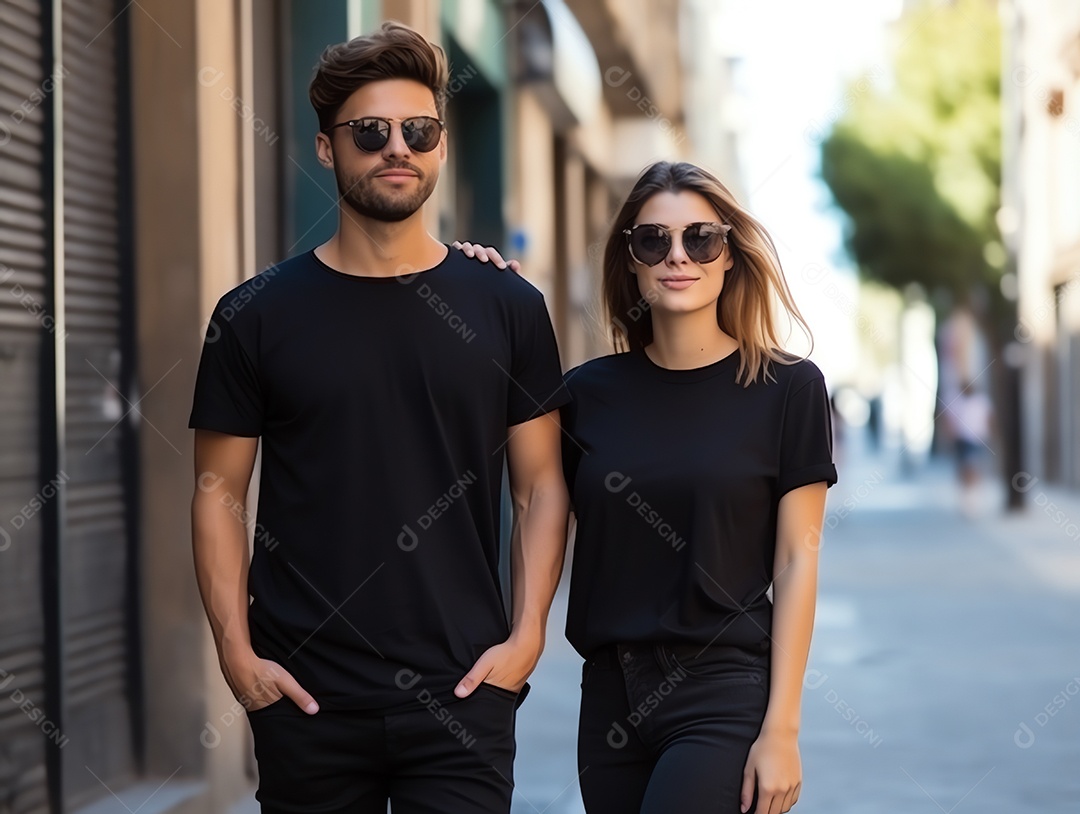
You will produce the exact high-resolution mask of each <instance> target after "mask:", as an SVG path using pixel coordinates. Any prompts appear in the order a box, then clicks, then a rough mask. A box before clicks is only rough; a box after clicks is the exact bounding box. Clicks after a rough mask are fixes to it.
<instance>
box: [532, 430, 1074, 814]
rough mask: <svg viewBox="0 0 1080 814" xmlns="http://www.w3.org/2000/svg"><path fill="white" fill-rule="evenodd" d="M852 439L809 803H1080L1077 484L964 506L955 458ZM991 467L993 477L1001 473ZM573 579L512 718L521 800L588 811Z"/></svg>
mask: <svg viewBox="0 0 1080 814" xmlns="http://www.w3.org/2000/svg"><path fill="white" fill-rule="evenodd" d="M845 452H847V453H848V457H847V459H846V460H843V461H841V465H840V482H839V483H838V484H837V485H836V486H835V487H833V488H832V489H830V493H829V502H828V506H827V510H826V517H827V522H826V531H825V534H824V542H823V546H822V550H821V581H820V595H819V604H818V613H817V619H816V628H815V634H814V641H813V645H812V649H811V656H810V664H809V668H808V671H807V678H806V682H805V686H806V689H805V692H804V701H803V727H802V733H801V736H800V747H801V752H802V759H803V771H804V784H803V791H802V796H801V799H800V801H799V803H798V805H797V806H796V808H795V809H794V811H797V812H801V814H846V813H847V812H851V813H852V814H854V813H855V812H858V814H874V813H875V812H883V813H887V814H917V813H918V812H927V813H928V814H933V813H934V812H937V811H942V812H946V814H953V812H956V814H964V813H965V812H972V814H974V812H979V814H997V813H998V812H1001V814H1005V812H1008V813H1009V814H1016V813H1017V812H1038V814H1066V813H1068V814H1075V812H1076V811H1077V810H1080V771H1078V769H1077V767H1078V766H1080V647H1078V644H1080V612H1078V611H1080V602H1078V600H1080V541H1078V538H1077V525H1076V524H1077V523H1078V522H1080V501H1077V499H1076V498H1075V496H1072V497H1070V496H1067V495H1065V494H1064V493H1062V492H1059V491H1055V490H1052V489H1050V488H1046V487H1044V485H1043V484H1041V483H1039V482H1038V481H1032V482H1031V484H1030V488H1029V490H1028V492H1027V498H1028V509H1027V512H1026V513H1024V514H1022V515H1018V516H1004V515H1003V514H1002V513H1001V511H1000V510H999V508H998V507H999V506H1000V505H1001V501H1000V499H999V498H998V492H999V485H998V483H997V482H996V481H995V482H992V483H985V482H984V484H983V487H984V494H983V498H984V504H985V509H984V513H983V514H982V516H981V517H980V518H979V519H977V520H974V521H971V520H966V519H964V518H963V517H962V516H961V515H960V513H959V512H958V511H957V509H956V508H955V507H956V505H957V501H956V491H955V486H954V482H953V479H952V470H951V468H950V463H949V462H935V463H932V464H931V465H929V466H928V467H927V468H926V469H924V470H923V471H921V472H920V473H919V474H918V476H917V477H914V478H911V479H907V478H905V476H903V475H902V474H901V473H900V469H899V467H898V465H897V463H896V462H895V460H894V457H893V456H891V455H889V454H888V453H881V454H880V455H878V456H870V455H866V454H859V455H855V454H854V451H845ZM991 480H994V479H991ZM565 587H566V585H565V579H564V584H563V588H562V589H561V590H560V594H559V597H558V598H557V600H556V607H555V608H554V609H553V612H552V618H551V621H550V624H549V635H548V645H547V649H546V651H545V653H544V656H543V659H542V661H541V663H540V666H539V667H538V669H537V671H536V673H535V674H534V675H533V677H532V679H531V684H532V685H533V690H532V693H531V695H530V696H529V698H528V700H527V701H526V702H525V703H524V704H523V705H522V708H521V710H520V712H519V717H518V758H517V763H516V781H517V792H516V796H515V805H514V808H513V811H514V814H541V813H542V812H544V813H546V814H571V812H573V813H575V814H576V813H577V812H581V811H583V808H582V805H581V800H580V796H579V794H578V790H577V767H576V761H575V746H574V736H575V735H574V733H575V728H576V724H577V703H578V688H579V683H580V664H581V660H580V658H578V656H577V655H576V654H575V653H574V652H573V650H572V649H571V648H570V647H569V645H568V644H567V643H566V641H565V640H564V639H563V637H562V635H561V631H562V627H563V620H564V616H563V614H564V608H565V601H566V595H565Z"/></svg>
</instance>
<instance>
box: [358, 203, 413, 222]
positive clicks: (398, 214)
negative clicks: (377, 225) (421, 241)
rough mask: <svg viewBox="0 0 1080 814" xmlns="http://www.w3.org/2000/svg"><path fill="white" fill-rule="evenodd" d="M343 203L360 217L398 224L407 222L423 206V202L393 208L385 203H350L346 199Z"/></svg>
mask: <svg viewBox="0 0 1080 814" xmlns="http://www.w3.org/2000/svg"><path fill="white" fill-rule="evenodd" d="M344 203H345V204H346V205H347V206H348V207H349V208H350V209H351V210H352V211H353V212H355V213H356V214H357V215H360V216H361V217H365V218H371V219H372V220H381V221H386V222H387V223H400V222H401V221H403V220H408V219H409V218H411V217H412V216H413V215H415V214H416V213H417V212H418V211H419V210H420V207H421V206H423V205H424V202H423V201H421V202H419V203H416V204H414V203H412V202H410V203H408V204H404V205H403V204H398V205H397V206H394V205H392V204H386V203H374V204H372V203H369V202H363V201H350V200H349V199H348V198H346V199H344Z"/></svg>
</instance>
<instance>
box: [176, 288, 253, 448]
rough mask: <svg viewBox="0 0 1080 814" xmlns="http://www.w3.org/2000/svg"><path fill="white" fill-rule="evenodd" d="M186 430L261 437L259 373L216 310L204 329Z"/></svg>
mask: <svg viewBox="0 0 1080 814" xmlns="http://www.w3.org/2000/svg"><path fill="white" fill-rule="evenodd" d="M188 427H191V428H192V429H201V430H215V431H217V432H223V433H228V434H229V435H240V436H246V437H257V436H259V435H262V428H263V398H262V390H261V387H260V385H259V375H258V370H257V368H256V366H255V364H254V362H253V361H252V356H251V354H250V353H249V352H248V351H247V350H246V349H245V348H244V347H243V345H242V343H241V341H240V339H239V337H238V336H237V334H236V331H235V330H234V329H233V326H232V325H231V324H230V323H229V320H227V319H223V318H222V317H221V316H220V314H219V311H218V309H215V311H214V316H213V317H212V318H211V320H210V323H209V325H208V326H207V329H206V339H205V340H204V341H203V348H202V356H201V358H200V359H199V372H198V375H197V376H196V378H195V397H194V400H193V404H192V408H191V417H190V419H189V420H188Z"/></svg>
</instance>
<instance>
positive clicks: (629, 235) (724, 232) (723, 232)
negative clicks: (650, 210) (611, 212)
mask: <svg viewBox="0 0 1080 814" xmlns="http://www.w3.org/2000/svg"><path fill="white" fill-rule="evenodd" d="M642 226H654V227H656V228H657V229H659V230H660V231H661V232H664V233H665V234H666V235H667V237H668V240H670V241H671V244H670V245H669V246H668V248H667V251H666V252H664V256H663V257H661V258H660V259H659V260H657V261H656V262H655V263H646V262H645V261H644V260H640V259H639V258H638V256H637V255H636V254H634V244H633V236H634V230H635V229H640V228H641V227H642ZM692 226H719V227H720V237H721V238H723V241H724V244H725V245H726V244H727V242H728V239H727V236H728V232H730V231H731V224H730V223H720V222H719V221H715V220H699V221H694V222H693V223H688V224H686V226H681V227H679V228H678V229H669V228H668V227H666V226H661V225H660V224H659V223H639V224H637V225H636V226H631V227H630V228H629V229H623V230H622V232H623V234H624V235H626V249H627V251H629V252H630V257H632V258H633V259H634V262H636V263H641V265H643V266H648V267H649V268H652V267H653V266H658V265H660V264H661V263H663V262H664V259H665V258H666V257H667V256H668V254H669V253H670V252H671V247H672V246H674V245H675V241H674V240H672V239H671V235H672V234H673V233H674V232H685V231H686V230H687V229H689V228H690V227H692ZM683 251H685V252H686V256H687V257H690V252H689V251H687V250H686V245H685V244H684V245H683ZM723 253H724V250H723V249H720V254H718V255H716V257H714V258H713V259H712V260H695V259H694V258H693V257H690V259H691V260H693V261H694V262H695V263H715V262H716V261H717V260H719V259H720V255H721V254H723Z"/></svg>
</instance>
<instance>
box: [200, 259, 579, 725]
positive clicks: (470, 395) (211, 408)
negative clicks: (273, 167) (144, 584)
mask: <svg viewBox="0 0 1080 814" xmlns="http://www.w3.org/2000/svg"><path fill="white" fill-rule="evenodd" d="M568 398H569V397H568V395H567V392H566V389H565V387H564V386H563V383H562V374H561V368H560V365H559V357H558V350H557V347H556V344H555V336H554V333H553V331H552V328H551V321H550V319H549V317H548V312H547V308H546V306H545V304H544V298H543V295H542V294H541V293H540V292H539V291H538V290H537V289H536V288H534V287H533V286H532V285H531V284H529V283H528V282H527V281H526V280H524V279H522V278H521V277H519V276H518V275H516V274H507V273H505V272H500V271H498V270H496V269H495V268H494V267H492V266H486V265H483V264H481V263H479V262H477V261H475V260H470V259H468V258H466V257H465V256H464V255H463V254H461V253H460V252H459V251H457V250H454V249H450V250H449V253H448V255H447V257H446V259H445V260H443V261H442V262H441V263H439V264H438V265H437V266H435V267H433V268H431V269H427V270H424V271H419V272H413V273H411V274H407V275H404V276H399V277H360V276H355V275H350V274H345V273H343V272H340V271H337V270H335V269H332V268H330V267H329V266H327V265H326V264H325V263H323V262H322V261H320V260H319V259H318V257H316V256H315V254H314V252H307V253H305V254H302V255H298V256H296V257H293V258H291V259H289V260H287V261H284V262H282V263H280V264H279V265H277V266H274V267H271V268H269V269H267V270H266V271H263V272H262V273H261V274H258V275H257V276H255V277H253V278H251V279H249V280H247V281H245V282H244V283H242V284H241V285H239V286H237V287H236V288H235V289H233V290H232V291H230V292H228V293H227V294H225V295H224V296H223V297H222V298H221V299H220V300H219V302H218V303H217V307H216V308H215V309H214V314H213V317H212V319H211V322H210V324H209V327H208V329H207V336H206V341H205V344H204V346H203V350H202V358H201V362H200V364H199V372H198V378H197V382H196V386H195V397H194V407H193V409H192V412H191V418H190V421H189V426H190V427H193V428H202V429H208V430H216V431H218V432H223V433H228V434H231V435H239V436H249V437H253V436H261V439H262V465H261V476H260V485H259V501H258V515H257V518H256V527H255V549H254V554H253V557H252V563H251V570H250V575H249V582H248V589H249V592H250V594H251V597H252V604H251V606H250V609H249V622H250V628H251V638H252V645H253V647H254V649H255V652H256V653H257V654H258V655H259V656H261V657H263V658H269V659H272V660H274V661H277V662H279V663H281V664H282V665H283V666H284V667H285V668H286V669H287V670H289V671H290V672H291V673H292V674H293V675H294V676H295V678H296V679H297V680H298V681H299V682H300V684H301V686H303V687H304V688H305V689H306V690H308V691H309V692H310V693H311V694H312V695H313V696H314V697H315V699H316V700H317V701H318V702H319V704H320V705H321V706H323V707H324V708H333V709H387V708H392V707H398V706H408V705H410V704H412V703H418V702H417V698H418V697H419V696H421V694H422V693H423V691H425V690H426V691H427V692H429V693H431V695H432V696H433V697H435V698H440V697H446V698H448V699H452V690H453V687H454V686H455V685H456V683H457V682H458V681H459V680H460V679H461V678H462V677H463V676H464V675H465V673H466V672H467V671H468V670H469V669H470V668H471V667H472V665H473V663H474V661H475V659H476V658H477V657H478V656H479V655H480V654H481V653H483V651H484V650H485V649H487V648H488V647H490V646H492V645H494V644H497V643H499V642H502V641H504V640H505V639H506V638H507V636H508V633H509V630H508V623H507V619H506V615H505V612H504V605H503V599H502V595H501V589H500V585H499V577H498V538H499V535H498V529H499V508H500V502H499V495H500V487H501V479H502V471H503V453H504V449H505V446H506V441H507V437H508V432H509V431H508V429H507V428H508V427H510V426H512V425H515V424H520V423H521V422H524V421H528V420H530V419H532V418H535V417H537V416H540V415H542V414H544V413H547V412H549V411H551V410H554V409H556V408H558V407H561V406H562V405H564V404H565V403H566V402H567V400H568ZM204 477H211V478H212V474H211V475H209V476H204ZM424 697H425V698H426V697H427V696H424Z"/></svg>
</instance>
